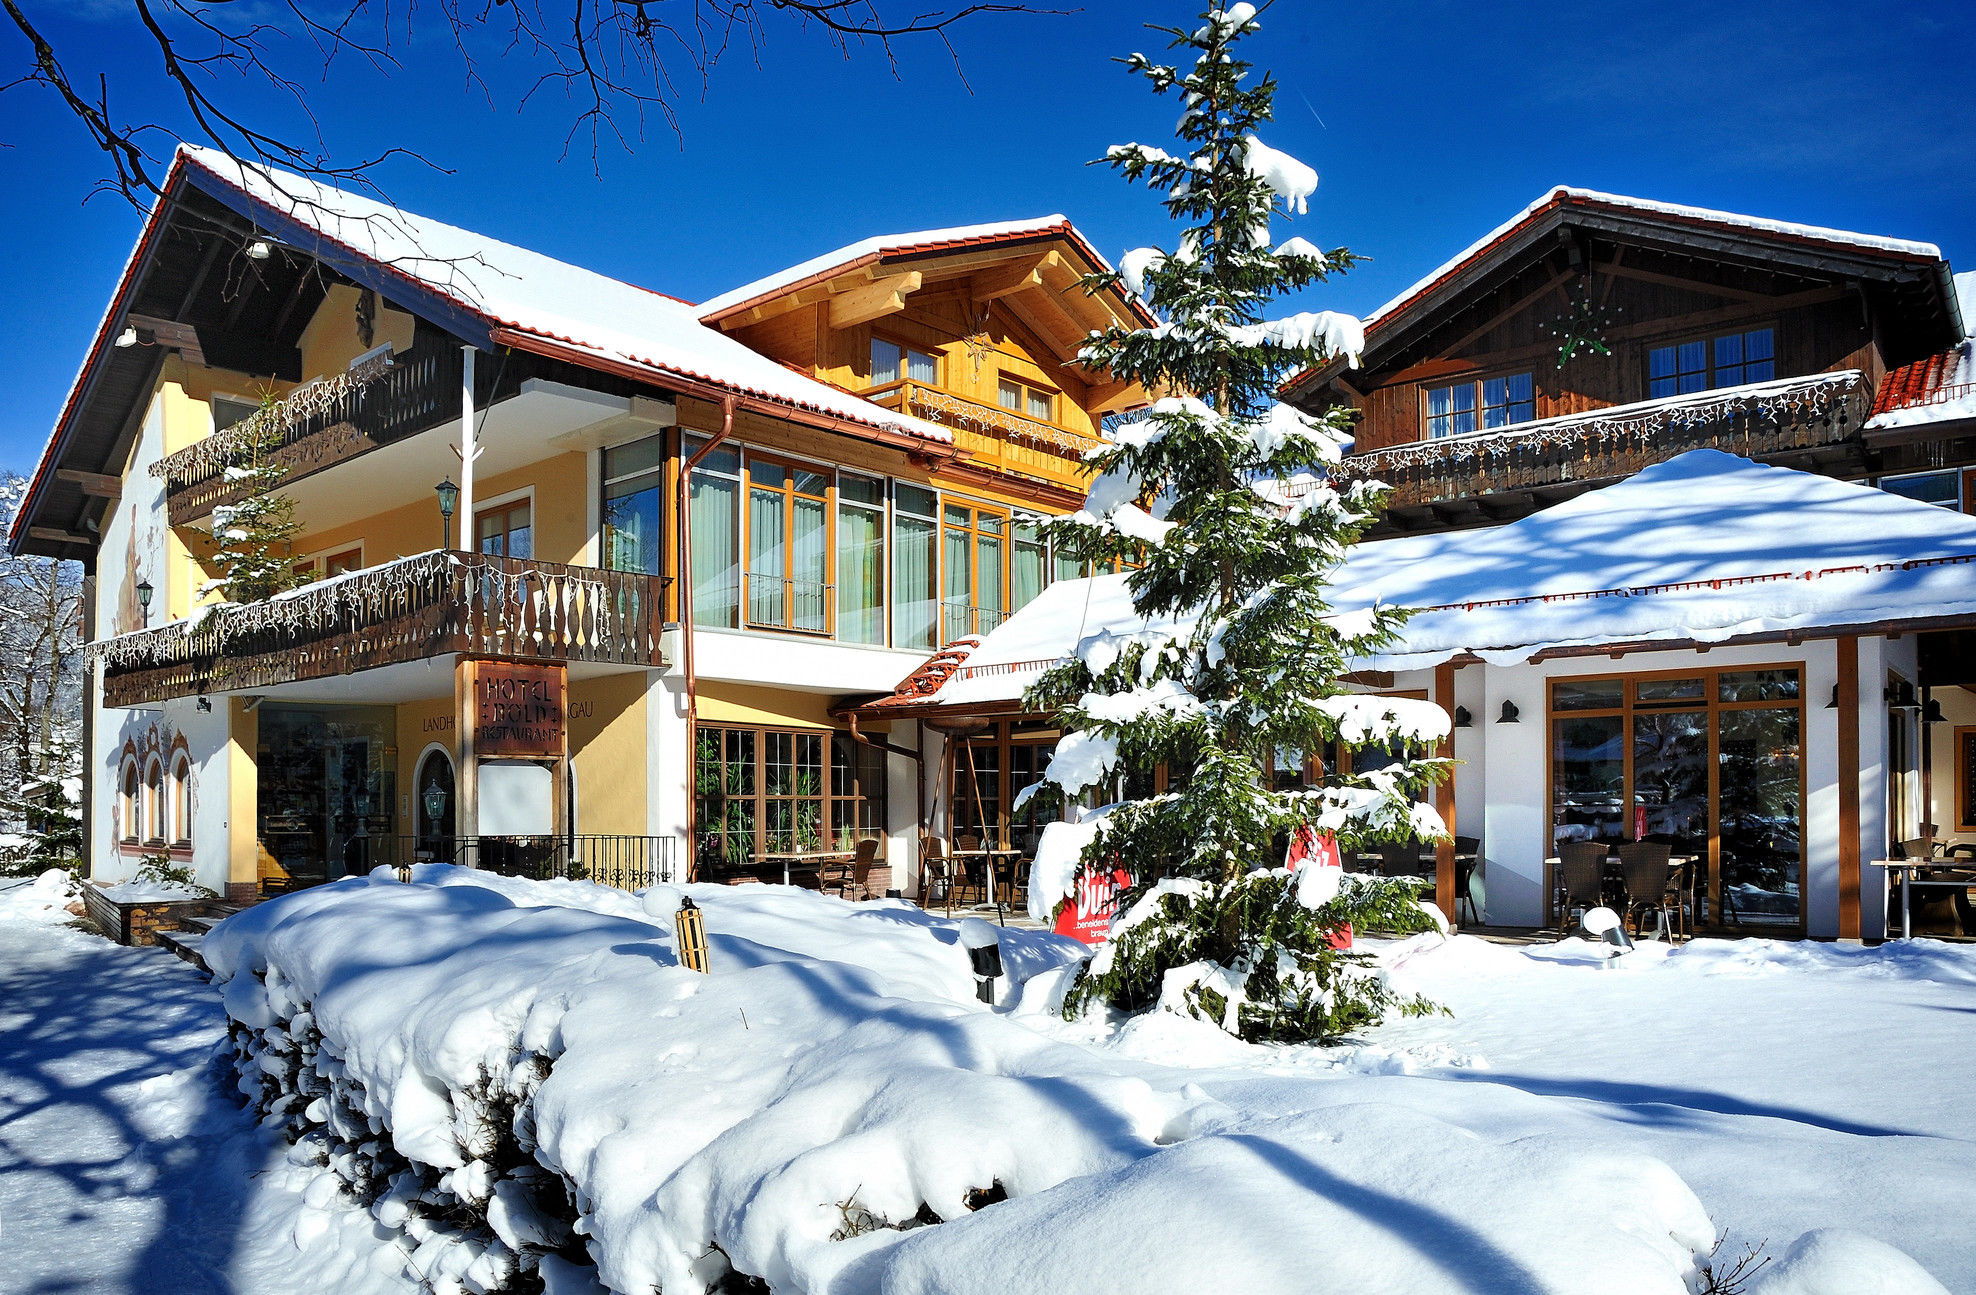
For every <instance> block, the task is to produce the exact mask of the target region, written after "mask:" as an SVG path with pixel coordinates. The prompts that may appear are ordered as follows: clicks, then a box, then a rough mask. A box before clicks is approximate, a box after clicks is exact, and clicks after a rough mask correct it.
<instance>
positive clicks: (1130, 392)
mask: <svg viewBox="0 0 1976 1295" xmlns="http://www.w3.org/2000/svg"><path fill="white" fill-rule="evenodd" d="M1145 398H1146V389H1145V388H1144V387H1141V386H1140V385H1139V384H1138V383H1136V382H1100V383H1093V384H1092V386H1091V389H1090V391H1088V392H1086V393H1085V397H1084V407H1085V408H1086V409H1088V410H1090V411H1091V412H1092V413H1094V414H1109V413H1111V412H1112V411H1113V410H1115V409H1123V408H1125V407H1126V406H1128V405H1132V404H1136V403H1138V402H1140V401H1143V400H1145Z"/></svg>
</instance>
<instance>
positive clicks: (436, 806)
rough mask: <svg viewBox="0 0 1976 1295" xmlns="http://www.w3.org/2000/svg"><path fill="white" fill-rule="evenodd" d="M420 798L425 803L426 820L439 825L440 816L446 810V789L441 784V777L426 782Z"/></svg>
mask: <svg viewBox="0 0 1976 1295" xmlns="http://www.w3.org/2000/svg"><path fill="white" fill-rule="evenodd" d="M419 799H420V800H421V801H423V802H424V804H425V821H426V822H428V823H432V824H434V825H437V824H438V822H439V816H440V815H441V814H444V813H445V812H446V789H445V788H444V787H442V786H440V785H439V779H437V778H434V779H433V780H432V781H430V782H428V783H426V784H425V791H424V792H422V793H421V794H420V796H419Z"/></svg>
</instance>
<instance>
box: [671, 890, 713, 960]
mask: <svg viewBox="0 0 1976 1295" xmlns="http://www.w3.org/2000/svg"><path fill="white" fill-rule="evenodd" d="M672 925H673V932H674V934H675V935H676V936H677V938H678V943H677V944H676V946H675V947H676V948H677V949H678V950H679V965H680V966H682V967H684V968H686V969H687V970H688V971H699V972H704V971H706V970H707V917H706V914H705V913H703V912H701V911H700V908H699V906H698V905H697V904H695V903H694V902H693V901H692V900H691V899H686V898H682V899H681V900H680V901H679V911H678V912H677V913H674V914H673V916H672Z"/></svg>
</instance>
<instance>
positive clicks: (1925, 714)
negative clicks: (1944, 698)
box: [1921, 697, 1948, 724]
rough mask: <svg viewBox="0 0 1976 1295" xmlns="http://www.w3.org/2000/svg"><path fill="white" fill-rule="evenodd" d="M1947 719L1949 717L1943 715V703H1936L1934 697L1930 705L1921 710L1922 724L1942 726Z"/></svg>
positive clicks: (1929, 701) (1931, 698)
mask: <svg viewBox="0 0 1976 1295" xmlns="http://www.w3.org/2000/svg"><path fill="white" fill-rule="evenodd" d="M1947 718H1948V716H1946V715H1944V714H1942V703H1940V702H1938V701H1936V700H1935V699H1934V698H1933V697H1930V698H1929V699H1928V704H1927V705H1926V706H1923V707H1922V708H1921V722H1922V723H1923V724H1940V723H1941V722H1942V721H1944V720H1946V719H1947Z"/></svg>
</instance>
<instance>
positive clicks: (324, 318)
mask: <svg viewBox="0 0 1976 1295" xmlns="http://www.w3.org/2000/svg"><path fill="white" fill-rule="evenodd" d="M361 294H362V289H360V288H356V287H353V286H351V285H350V284H347V283H339V284H336V285H335V286H334V287H332V288H330V290H329V292H328V293H327V294H326V295H325V296H324V297H323V299H322V304H321V305H320V306H318V307H316V313H315V314H314V315H313V316H312V317H311V318H310V319H309V326H308V327H307V328H304V329H303V330H302V339H301V342H300V350H301V352H302V372H303V373H304V374H306V375H308V376H309V377H312V378H316V377H322V376H324V375H327V374H331V373H341V372H342V371H343V370H345V369H347V368H349V367H350V361H351V360H354V359H356V358H357V357H358V356H359V355H362V354H363V353H364V352H365V351H368V350H370V349H371V347H372V346H382V345H384V344H385V343H386V342H389V343H391V346H392V349H393V350H395V351H396V352H397V353H398V354H400V355H403V354H405V352H407V351H409V350H411V349H412V336H413V332H414V329H415V327H416V325H415V323H414V321H413V319H412V317H411V316H410V315H408V314H406V313H405V312H403V311H402V310H393V309H391V308H390V307H389V306H387V305H385V304H384V301H383V300H382V299H381V298H380V299H379V300H378V303H377V314H376V315H375V316H374V317H373V319H372V321H371V344H370V346H365V345H364V342H363V339H362V338H361V337H358V336H357V298H358V297H359V296H360V295H361Z"/></svg>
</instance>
